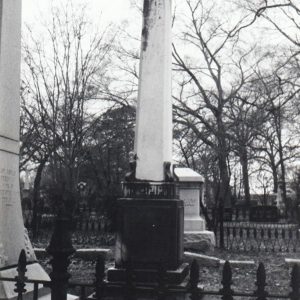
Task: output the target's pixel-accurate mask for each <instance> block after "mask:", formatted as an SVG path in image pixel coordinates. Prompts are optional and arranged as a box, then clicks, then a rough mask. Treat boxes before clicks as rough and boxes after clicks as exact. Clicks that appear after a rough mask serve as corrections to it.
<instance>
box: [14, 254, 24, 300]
mask: <svg viewBox="0 0 300 300" xmlns="http://www.w3.org/2000/svg"><path fill="white" fill-rule="evenodd" d="M26 264H27V262H26V254H25V250H24V249H23V250H22V251H21V253H20V256H19V261H18V267H17V272H18V275H17V276H16V277H15V280H16V284H15V285H16V288H15V289H14V292H16V293H17V294H18V298H17V300H22V299H23V293H25V292H26V289H25V286H26V284H25V281H26V280H27V277H26V276H25V273H26V271H27V269H26Z"/></svg>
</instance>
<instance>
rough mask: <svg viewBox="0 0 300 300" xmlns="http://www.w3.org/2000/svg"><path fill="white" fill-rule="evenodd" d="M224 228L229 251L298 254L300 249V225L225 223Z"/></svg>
mask: <svg viewBox="0 0 300 300" xmlns="http://www.w3.org/2000/svg"><path fill="white" fill-rule="evenodd" d="M223 228H224V229H223V230H224V246H225V248H226V249H228V250H236V251H266V252H276V251H279V252H296V251H297V250H299V249H300V231H299V227H298V224H264V223H249V222H238V223H235V222H224V226H223ZM219 235H220V232H218V233H217V236H219ZM217 240H219V239H217ZM219 246H220V245H219Z"/></svg>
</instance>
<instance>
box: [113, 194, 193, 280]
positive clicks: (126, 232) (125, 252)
mask: <svg viewBox="0 0 300 300" xmlns="http://www.w3.org/2000/svg"><path fill="white" fill-rule="evenodd" d="M115 251H116V252H115V268H114V269H110V270H109V271H108V280H109V281H123V280H124V278H125V269H126V266H128V264H130V265H131V267H132V269H133V270H134V274H135V281H136V282H153V281H157V276H156V275H155V274H156V273H157V270H158V269H159V268H160V267H161V265H163V267H164V268H165V269H166V270H167V274H168V275H167V278H168V281H169V283H174V284H180V283H181V282H182V281H183V280H184V278H185V277H186V275H187V273H188V270H187V265H186V264H183V263H182V259H183V201H181V200H178V199H136V198H135V199H133V198H125V199H120V200H118V214H117V240H116V250H115Z"/></svg>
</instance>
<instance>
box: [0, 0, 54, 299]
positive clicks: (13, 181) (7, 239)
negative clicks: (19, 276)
mask: <svg viewBox="0 0 300 300" xmlns="http://www.w3.org/2000/svg"><path fill="white" fill-rule="evenodd" d="M20 49H21V0H0V276H1V277H14V276H16V264H17V262H18V258H19V254H20V252H21V250H22V249H24V250H25V251H26V255H27V260H28V261H29V262H30V264H29V265H28V266H27V270H28V272H27V274H28V275H27V276H28V277H29V278H30V279H39V280H43V279H44V280H48V279H49V277H48V275H47V274H46V272H45V271H44V270H43V269H42V267H41V266H40V265H39V264H38V263H36V262H35V261H36V258H35V255H34V251H33V249H32V246H31V244H30V241H29V239H28V236H27V234H26V233H25V229H24V224H23V217H22V210H21V201H20V188H19V143H20V141H19V130H20V121H19V119H20V103H19V98H20ZM14 288H15V287H14V283H9V282H6V283H4V282H0V299H10V298H13V297H15V296H16V295H15V293H14V291H13V290H14ZM31 290H32V286H30V285H28V287H27V291H28V294H29V293H30V291H31Z"/></svg>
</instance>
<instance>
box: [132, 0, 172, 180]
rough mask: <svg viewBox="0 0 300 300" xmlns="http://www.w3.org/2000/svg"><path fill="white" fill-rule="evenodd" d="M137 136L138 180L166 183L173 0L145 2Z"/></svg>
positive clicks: (149, 0)
mask: <svg viewBox="0 0 300 300" xmlns="http://www.w3.org/2000/svg"><path fill="white" fill-rule="evenodd" d="M143 14H144V20H143V30H142V43H141V58H140V76H139V94H138V105H137V121H136V132H135V153H136V156H137V166H136V178H137V179H139V180H151V181H163V180H164V179H165V178H164V166H163V165H164V163H165V162H171V161H172V95H171V79H172V75H171V71H172V49H171V45H172V41H171V20H172V14H171V0H145V1H144V11H143Z"/></svg>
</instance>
